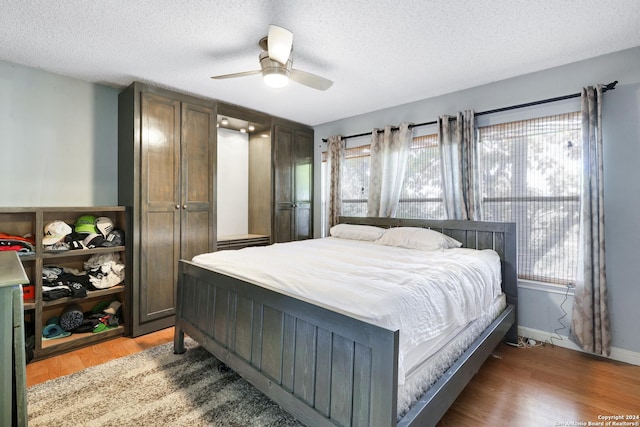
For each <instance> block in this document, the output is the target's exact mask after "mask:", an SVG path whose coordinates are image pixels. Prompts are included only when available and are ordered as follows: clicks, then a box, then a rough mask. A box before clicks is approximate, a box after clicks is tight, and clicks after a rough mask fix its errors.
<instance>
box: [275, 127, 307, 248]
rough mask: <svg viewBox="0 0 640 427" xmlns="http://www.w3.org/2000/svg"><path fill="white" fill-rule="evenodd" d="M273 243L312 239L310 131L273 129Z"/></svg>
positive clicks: (290, 128) (283, 128)
mask: <svg viewBox="0 0 640 427" xmlns="http://www.w3.org/2000/svg"><path fill="white" fill-rule="evenodd" d="M274 136H275V139H274V150H273V156H274V158H273V165H274V218H273V242H274V243H281V242H289V241H292V240H303V239H310V238H313V130H311V129H308V128H294V127H290V126H285V125H279V124H278V125H275V126H274Z"/></svg>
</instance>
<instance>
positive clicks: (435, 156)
mask: <svg viewBox="0 0 640 427" xmlns="http://www.w3.org/2000/svg"><path fill="white" fill-rule="evenodd" d="M396 216H398V217H400V218H432V219H444V218H445V212H444V203H443V201H442V172H441V168H440V150H439V148H438V135H437V134H430V135H423V136H417V137H415V138H413V141H412V142H411V150H410V151H409V158H408V160H407V170H406V171H405V174H404V183H403V184H402V193H400V202H399V203H398V210H397V212H396Z"/></svg>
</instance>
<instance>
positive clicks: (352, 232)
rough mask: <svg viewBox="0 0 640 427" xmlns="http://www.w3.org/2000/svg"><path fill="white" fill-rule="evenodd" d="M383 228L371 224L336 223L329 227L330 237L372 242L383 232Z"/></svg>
mask: <svg viewBox="0 0 640 427" xmlns="http://www.w3.org/2000/svg"><path fill="white" fill-rule="evenodd" d="M384 232H385V229H384V228H380V227H375V226H373V225H355V224H337V225H334V226H333V227H331V229H330V230H329V234H330V235H331V236H332V237H338V238H341V239H352V240H365V241H368V242H373V241H374V240H378V239H379V238H380V237H382V235H383V234H384Z"/></svg>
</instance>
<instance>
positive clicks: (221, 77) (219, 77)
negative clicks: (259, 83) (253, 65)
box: [211, 70, 262, 80]
mask: <svg viewBox="0 0 640 427" xmlns="http://www.w3.org/2000/svg"><path fill="white" fill-rule="evenodd" d="M260 73H262V70H252V71H243V72H242V73H231V74H223V75H220V76H211V78H212V79H216V80H220V79H231V78H234V77H243V76H251V75H253V74H260Z"/></svg>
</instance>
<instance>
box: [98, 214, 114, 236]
mask: <svg viewBox="0 0 640 427" xmlns="http://www.w3.org/2000/svg"><path fill="white" fill-rule="evenodd" d="M96 228H97V229H98V232H99V233H100V234H102V237H105V238H106V237H107V236H108V235H109V233H111V231H113V221H111V218H109V217H106V216H99V217H98V218H96Z"/></svg>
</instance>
